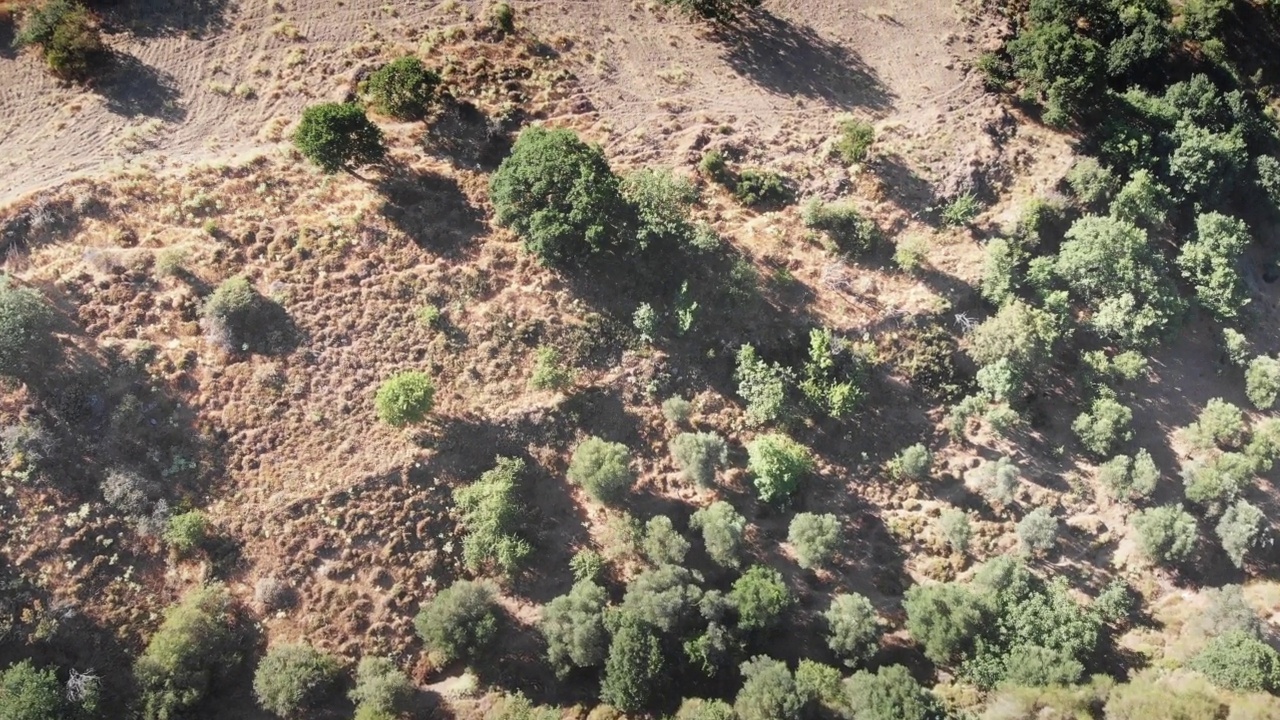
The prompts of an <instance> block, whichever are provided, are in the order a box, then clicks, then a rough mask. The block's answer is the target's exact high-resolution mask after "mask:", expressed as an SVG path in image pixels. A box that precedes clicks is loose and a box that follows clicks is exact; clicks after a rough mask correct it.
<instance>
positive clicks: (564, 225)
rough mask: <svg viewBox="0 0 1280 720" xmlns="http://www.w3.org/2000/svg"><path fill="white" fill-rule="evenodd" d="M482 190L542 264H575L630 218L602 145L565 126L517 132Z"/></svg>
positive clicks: (608, 244) (606, 243)
mask: <svg viewBox="0 0 1280 720" xmlns="http://www.w3.org/2000/svg"><path fill="white" fill-rule="evenodd" d="M489 192H490V198H491V199H492V201H493V207H494V213H495V217H496V220H497V222H498V224H499V225H502V226H505V227H510V228H511V229H512V230H514V231H515V232H516V234H517V235H519V236H520V237H521V238H522V239H523V240H524V246H525V249H526V250H528V251H529V252H531V253H533V254H534V255H536V256H537V257H538V258H539V259H540V260H541V261H542V262H543V263H544V264H547V265H557V266H565V265H572V264H577V263H581V262H582V261H584V260H586V259H587V258H588V257H589V256H591V255H594V254H596V253H599V252H602V251H604V250H608V249H611V248H612V247H614V246H615V244H616V242H617V240H618V238H619V237H621V234H622V231H623V230H625V228H626V227H627V226H628V225H629V223H628V221H627V218H626V217H625V206H626V203H625V201H624V200H623V198H622V194H621V191H620V189H619V180H618V177H617V176H616V175H614V173H613V171H612V170H611V169H609V163H608V161H606V160H605V157H604V153H603V152H602V151H601V150H600V148H599V147H595V146H590V145H587V144H586V143H584V142H582V141H581V140H580V139H578V136H577V135H576V134H575V133H574V132H573V131H571V130H548V129H546V128H542V127H531V128H528V129H526V130H525V131H524V132H522V133H520V137H519V138H517V139H516V142H515V145H514V146H513V147H512V148H511V154H510V155H509V156H507V158H506V159H504V160H503V161H502V164H501V165H500V166H499V167H498V170H497V171H496V172H495V173H494V174H493V177H492V178H491V180H490V183H489Z"/></svg>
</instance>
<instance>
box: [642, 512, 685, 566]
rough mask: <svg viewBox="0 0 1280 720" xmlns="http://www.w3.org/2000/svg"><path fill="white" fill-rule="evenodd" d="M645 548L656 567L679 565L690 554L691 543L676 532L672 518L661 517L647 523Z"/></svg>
mask: <svg viewBox="0 0 1280 720" xmlns="http://www.w3.org/2000/svg"><path fill="white" fill-rule="evenodd" d="M643 548H644V555H645V557H647V558H649V562H651V563H653V564H655V565H679V564H680V563H682V562H684V556H685V555H686V554H687V553H688V552H689V541H688V540H685V539H684V537H682V536H681V535H680V533H679V532H677V531H676V529H675V526H674V525H672V523H671V518H669V517H667V516H665V515H659V516H657V517H653V518H650V519H649V522H647V523H645V528H644V543H643Z"/></svg>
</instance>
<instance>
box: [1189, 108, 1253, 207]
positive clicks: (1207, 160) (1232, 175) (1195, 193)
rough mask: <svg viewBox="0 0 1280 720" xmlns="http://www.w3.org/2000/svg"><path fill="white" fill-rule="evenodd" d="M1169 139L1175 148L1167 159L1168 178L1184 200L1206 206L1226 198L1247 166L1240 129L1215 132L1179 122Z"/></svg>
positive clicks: (1246, 150) (1191, 123)
mask: <svg viewBox="0 0 1280 720" xmlns="http://www.w3.org/2000/svg"><path fill="white" fill-rule="evenodd" d="M1171 139H1172V141H1173V142H1174V143H1175V144H1176V147H1174V149H1173V152H1172V153H1171V154H1170V155H1169V174H1170V175H1171V176H1172V177H1173V178H1174V179H1175V180H1177V181H1179V183H1180V184H1179V185H1177V186H1175V188H1174V189H1175V190H1177V191H1180V192H1181V194H1182V196H1183V197H1185V198H1188V199H1191V200H1199V201H1201V202H1203V203H1206V204H1208V205H1217V204H1220V203H1221V202H1222V200H1224V199H1225V198H1227V197H1229V195H1230V193H1231V192H1232V189H1233V188H1235V187H1236V186H1237V182H1238V181H1239V179H1240V177H1241V175H1242V174H1243V172H1244V169H1245V168H1246V167H1247V165H1248V162H1249V151H1248V145H1247V144H1246V143H1245V140H1244V135H1243V133H1242V131H1241V129H1240V128H1239V127H1235V128H1232V129H1231V130H1230V131H1229V132H1214V131H1213V130H1211V129H1208V128H1205V127H1201V126H1200V125H1197V124H1196V123H1194V122H1191V121H1188V120H1179V121H1178V124H1177V126H1176V127H1175V128H1174V130H1173V132H1172V133H1171Z"/></svg>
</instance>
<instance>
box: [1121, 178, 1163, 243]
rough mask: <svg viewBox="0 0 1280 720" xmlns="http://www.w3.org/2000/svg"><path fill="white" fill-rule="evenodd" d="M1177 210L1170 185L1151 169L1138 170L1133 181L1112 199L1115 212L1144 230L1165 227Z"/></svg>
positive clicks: (1122, 218) (1125, 185) (1130, 179)
mask: <svg viewBox="0 0 1280 720" xmlns="http://www.w3.org/2000/svg"><path fill="white" fill-rule="evenodd" d="M1172 209H1173V197H1172V195H1170V193H1169V188H1167V187H1165V186H1164V185H1161V184H1160V181H1159V180H1157V179H1155V177H1154V176H1153V175H1152V174H1151V172H1150V171H1148V170H1146V169H1139V170H1134V171H1133V174H1132V175H1131V176H1130V177H1129V182H1127V183H1125V184H1124V187H1122V188H1120V192H1118V193H1116V197H1115V199H1114V200H1112V201H1111V215H1112V216H1113V217H1116V218H1118V219H1120V220H1123V221H1125V222H1128V223H1132V224H1134V225H1136V226H1138V227H1140V228H1142V229H1144V230H1147V231H1151V230H1157V229H1160V228H1163V227H1164V226H1165V224H1166V223H1167V222H1168V219H1169V212H1170V211H1171V210H1172Z"/></svg>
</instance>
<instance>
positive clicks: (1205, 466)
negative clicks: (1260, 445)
mask: <svg viewBox="0 0 1280 720" xmlns="http://www.w3.org/2000/svg"><path fill="white" fill-rule="evenodd" d="M1253 474H1254V461H1253V460H1251V459H1250V458H1249V457H1248V456H1247V455H1244V454H1243V453H1238V452H1224V453H1221V454H1218V455H1214V456H1212V457H1209V458H1208V459H1204V460H1194V461H1192V462H1191V463H1190V464H1189V465H1188V466H1187V467H1186V468H1185V469H1184V470H1183V471H1182V479H1183V482H1185V483H1186V495H1187V499H1188V500H1190V501H1191V502H1193V503H1198V504H1200V505H1207V506H1211V507H1217V506H1218V504H1219V503H1226V502H1231V501H1232V500H1234V499H1235V497H1236V496H1237V495H1239V494H1240V493H1241V492H1242V491H1243V490H1244V489H1245V488H1246V487H1248V486H1249V483H1250V482H1251V481H1252V480H1253Z"/></svg>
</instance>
